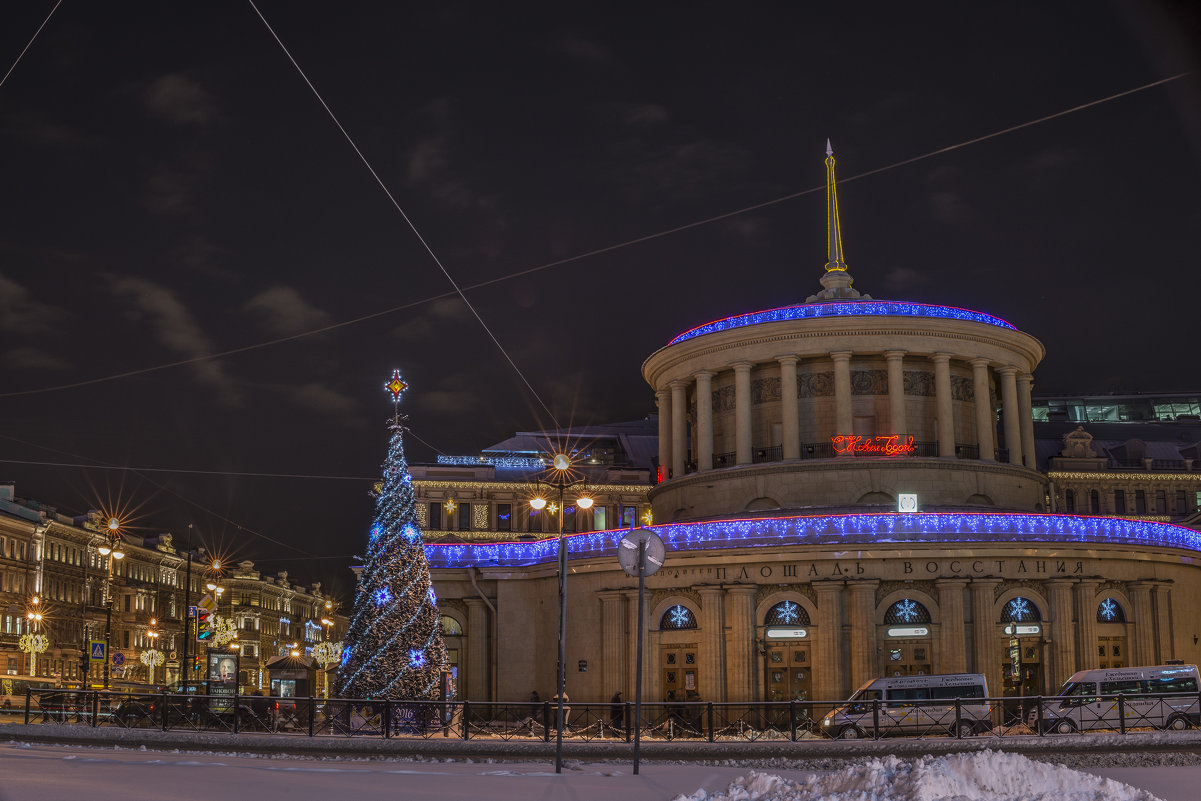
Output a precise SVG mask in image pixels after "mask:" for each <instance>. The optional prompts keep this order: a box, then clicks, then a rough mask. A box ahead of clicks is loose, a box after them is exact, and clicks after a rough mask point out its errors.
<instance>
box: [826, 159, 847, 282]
mask: <svg viewBox="0 0 1201 801" xmlns="http://www.w3.org/2000/svg"><path fill="white" fill-rule="evenodd" d="M826 234H827V238H828V240H829V245H828V247H827V249H826V253H827V256H826V258H827V259H828V261H827V262H826V272H830V271H831V270H844V271H845V270H846V268H847V263H846V262H845V261H843V258H842V229H841V227H840V226H839V224H838V186H837V184H836V183H835V181H834V148H832V147H830V140H829V139H827V140H826Z"/></svg>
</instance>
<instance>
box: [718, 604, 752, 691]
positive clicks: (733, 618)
mask: <svg viewBox="0 0 1201 801" xmlns="http://www.w3.org/2000/svg"><path fill="white" fill-rule="evenodd" d="M756 592H758V588H757V587H755V586H753V585H739V586H736V587H727V588H726V623H727V624H728V626H729V630H728V631H727V632H726V700H727V701H751V700H754V699H752V698H751V687H752V682H753V681H754V678H753V677H754V673H755V593H756Z"/></svg>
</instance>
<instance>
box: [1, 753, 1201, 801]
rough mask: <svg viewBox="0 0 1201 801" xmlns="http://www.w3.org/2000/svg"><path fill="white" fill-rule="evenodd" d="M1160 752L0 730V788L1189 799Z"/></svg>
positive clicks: (1190, 777)
mask: <svg viewBox="0 0 1201 801" xmlns="http://www.w3.org/2000/svg"><path fill="white" fill-rule="evenodd" d="M1104 759H1105V761H1108V762H1111V763H1112V762H1115V761H1116V762H1121V761H1122V760H1120V759H1119V760H1113V759H1111V758H1104ZM1126 761H1134V759H1133V757H1132V758H1131V759H1129V760H1126ZM1166 761H1167V762H1169V763H1171V762H1173V761H1174V762H1177V763H1189V762H1192V763H1194V764H1175V765H1173V764H1168V765H1161V766H1153V767H1104V768H1095V767H1087V768H1082V770H1083V771H1084V772H1076V771H1071V770H1068V769H1066V768H1062V767H1057V766H1054V765H1051V764H1044V763H1040V762H1034V761H1031V760H1029V759H1027V758H1026V757H1022V756H1019V755H1015V754H1002V753H998V752H975V753H972V754H959V755H951V756H940V757H926V758H897V757H881V758H865V759H864V760H862V761H861V762H858V763H855V764H850V765H844V766H841V767H838V768H836V769H826V770H818V771H817V772H816V773H815V772H814V771H813V770H808V769H795V768H783V767H781V768H775V767H773V768H771V769H769V770H765V771H751V770H749V769H748V768H746V767H744V766H739V765H737V764H723V765H720V766H711V765H700V764H696V763H670V764H662V763H655V764H644V765H643V766H642V769H641V772H640V775H638V776H634V775H632V774H631V770H630V765H629V763H628V762H624V763H621V762H597V763H576V762H569V763H567V766H566V769H565V770H564V772H563V773H562V774H561V775H556V774H555V773H554V770H553V767H552V765H551V764H549V763H547V762H522V763H498V762H495V761H492V760H486V761H482V762H481V761H470V760H461V761H453V762H448V761H435V760H414V759H409V760H405V759H345V758H342V759H320V758H315V757H312V756H303V757H293V756H288V755H284V754H275V755H257V756H256V755H246V754H233V753H183V752H179V751H161V752H159V751H152V750H146V749H145V748H144V747H142V748H136V749H128V748H115V747H112V746H108V747H96V746H64V745H41V744H29V743H17V742H8V743H0V801H60V800H61V801H168V800H169V801H213V800H214V799H222V800H223V801H224V800H228V801H241V800H242V799H245V800H246V801H297V799H305V798H327V797H328V798H336V799H349V798H353V799H355V801H370V800H371V799H377V798H379V799H385V798H386V799H389V801H392V799H438V801H459V800H460V799H462V801H467V800H468V799H498V801H504V800H505V799H521V801H527V799H538V800H539V801H543V800H545V801H553V800H554V799H570V800H571V801H614V800H615V799H616V800H618V801H672V799H692V800H693V801H696V800H697V799H706V801H717V800H718V799H721V800H722V801H735V799H737V800H738V801H785V800H787V801H800V799H805V800H806V801H808V800H809V799H813V800H814V801H816V799H822V800H823V801H826V800H827V799H828V800H829V801H942V799H956V801H985V799H987V801H1017V800H1018V799H1020V800H1021V801H1039V800H1041V799H1046V800H1047V801H1050V800H1051V799H1053V800H1054V801H1154V799H1156V798H1159V799H1163V801H1194V800H1195V799H1197V798H1198V797H1199V796H1201V793H1199V791H1198V788H1201V764H1195V763H1196V762H1197V760H1196V758H1191V759H1190V758H1188V757H1184V756H1181V757H1180V758H1175V757H1169V758H1168V759H1167V760H1166ZM775 777H779V778H775ZM1097 777H1102V778H1105V779H1113V780H1116V781H1117V782H1126V783H1129V784H1131V785H1133V787H1131V788H1125V789H1123V788H1121V787H1119V786H1118V785H1116V784H1114V783H1113V782H1110V783H1108V784H1106V783H1104V782H1102V781H1101V780H1100V779H1098V778H1097ZM802 793H808V794H807V795H806V794H802ZM815 793H817V794H815Z"/></svg>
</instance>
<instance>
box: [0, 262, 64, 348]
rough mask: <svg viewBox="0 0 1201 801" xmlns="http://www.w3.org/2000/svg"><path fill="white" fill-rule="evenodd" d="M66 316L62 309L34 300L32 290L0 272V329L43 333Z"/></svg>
mask: <svg viewBox="0 0 1201 801" xmlns="http://www.w3.org/2000/svg"><path fill="white" fill-rule="evenodd" d="M67 317H68V314H67V312H66V311H64V310H63V309H60V308H58V307H57V306H52V305H50V304H49V303H43V302H41V301H39V300H36V299H35V298H34V296H33V293H32V292H30V291H29V290H28V289H26V288H25V287H23V286H21V285H20V284H18V283H17V282H16V281H13V280H12V279H10V278H8V277H6V276H5V275H4V274H3V273H0V331H4V332H6V333H10V334H45V333H48V332H50V331H51V330H52V329H53V326H54V325H55V324H56V323H59V322H62V321H63V320H65V319H67Z"/></svg>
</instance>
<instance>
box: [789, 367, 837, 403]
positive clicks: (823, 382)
mask: <svg viewBox="0 0 1201 801" xmlns="http://www.w3.org/2000/svg"><path fill="white" fill-rule="evenodd" d="M796 386H797V397H798V398H832V397H834V373H803V372H798V373H797V377H796Z"/></svg>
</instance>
